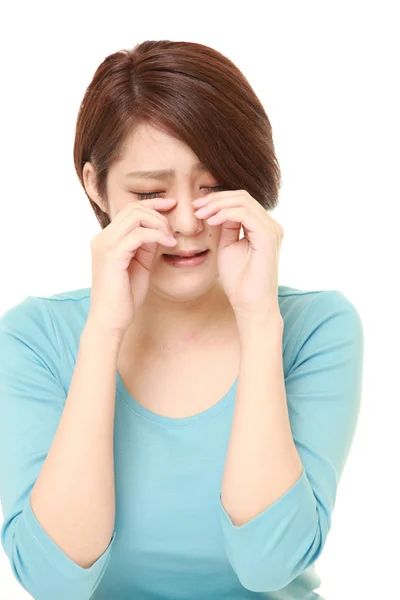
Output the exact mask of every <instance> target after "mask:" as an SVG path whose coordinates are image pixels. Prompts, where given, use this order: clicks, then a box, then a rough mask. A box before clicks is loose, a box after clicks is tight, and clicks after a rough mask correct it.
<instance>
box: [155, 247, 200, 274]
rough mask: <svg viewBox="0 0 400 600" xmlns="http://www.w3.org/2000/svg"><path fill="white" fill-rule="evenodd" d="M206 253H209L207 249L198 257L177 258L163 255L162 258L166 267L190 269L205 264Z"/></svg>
mask: <svg viewBox="0 0 400 600" xmlns="http://www.w3.org/2000/svg"><path fill="white" fill-rule="evenodd" d="M208 253H209V250H208V249H207V250H204V252H203V254H200V255H199V256H190V257H186V258H178V257H174V256H173V255H170V254H164V255H163V257H162V258H163V260H164V261H165V263H166V264H167V265H169V266H170V267H175V268H183V269H188V268H189V269H192V268H194V267H197V266H199V265H202V264H203V263H205V262H206V260H207V257H208Z"/></svg>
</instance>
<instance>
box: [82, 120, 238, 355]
mask: <svg viewBox="0 0 400 600" xmlns="http://www.w3.org/2000/svg"><path fill="white" fill-rule="evenodd" d="M198 162H199V160H198V158H197V157H196V155H195V154H194V153H193V152H192V151H191V149H190V148H189V147H188V146H187V145H186V144H184V143H183V142H181V141H180V140H177V139H175V138H173V137H171V136H170V135H168V134H167V133H165V132H164V131H162V130H159V129H156V128H155V127H153V126H152V125H150V124H148V123H141V124H139V125H137V126H136V128H135V130H134V131H133V132H132V133H131V135H130V136H129V138H128V140H127V142H126V144H125V147H124V151H123V153H122V155H121V158H120V160H119V161H117V162H116V163H114V164H113V165H112V166H111V167H110V170H109V174H108V180H107V195H108V201H109V205H108V208H107V207H106V206H105V205H104V202H103V200H102V199H101V198H100V197H99V196H98V194H97V193H96V187H95V172H94V168H93V166H92V165H91V164H90V163H89V162H87V163H86V164H85V165H84V170H83V177H84V182H85V188H86V191H87V193H88V195H89V196H90V198H91V199H92V200H93V201H94V202H96V203H97V204H98V205H99V206H100V208H101V209H102V210H104V211H105V212H108V214H109V217H110V220H111V221H112V220H113V219H114V217H115V216H116V214H117V213H118V212H119V211H120V210H121V209H123V208H124V207H125V206H126V204H127V203H129V202H131V201H132V200H136V201H139V202H140V201H143V199H140V198H139V197H138V195H137V194H138V193H149V194H151V193H154V192H160V193H159V194H157V195H158V196H160V197H164V198H170V197H172V198H175V199H176V204H175V205H174V206H173V207H172V208H171V209H170V210H168V211H162V214H163V215H164V216H165V217H166V218H167V220H168V223H169V225H170V227H171V229H172V231H173V232H174V236H175V238H176V240H177V244H176V247H177V248H179V249H181V250H182V249H189V248H193V247H196V248H201V249H205V248H209V249H210V252H209V255H208V258H207V260H206V261H205V263H204V264H203V265H201V266H199V267H196V268H192V269H175V268H171V267H169V266H168V265H167V264H166V263H165V261H164V260H163V259H162V254H163V253H164V252H171V251H172V250H171V248H168V247H164V246H162V245H159V246H158V248H157V253H156V257H155V259H154V263H153V267H152V275H151V279H150V285H149V292H148V294H147V296H146V299H145V302H144V303H143V305H142V307H141V308H140V314H139V315H138V318H137V319H135V326H134V327H132V328H129V329H128V331H127V333H126V336H125V339H124V344H125V345H126V346H128V345H129V344H130V345H131V347H132V348H134V347H140V348H141V349H142V350H143V348H144V347H146V348H148V349H149V350H154V351H156V352H157V353H158V354H159V353H161V354H163V353H164V352H166V353H169V352H173V353H176V352H182V353H184V352H185V350H186V349H189V348H191V347H193V345H198V344H201V343H205V344H207V343H208V342H210V341H212V340H213V339H218V337H220V335H221V331H222V330H223V329H226V331H232V328H233V327H234V324H235V316H234V313H233V310H232V307H231V305H230V302H229V300H228V298H227V297H226V295H225V293H224V291H223V288H222V286H221V284H220V282H219V279H218V270H217V263H216V254H217V247H218V242H219V238H220V230H221V227H220V226H211V225H209V224H208V223H207V222H206V221H205V220H202V219H200V218H198V217H197V216H196V215H195V214H194V213H195V211H196V208H195V207H194V206H193V205H192V200H194V199H195V198H199V197H202V196H204V195H206V194H207V193H210V192H212V191H215V190H214V189H210V188H214V187H216V186H218V185H220V183H219V182H218V181H217V180H216V179H215V177H214V176H213V175H212V174H211V173H210V172H209V171H207V170H205V171H197V170H196V169H195V165H196V164H197V163H198ZM159 169H173V170H174V171H175V172H174V174H172V175H171V176H167V175H165V176H163V177H162V178H161V179H160V178H151V179H150V178H140V177H127V174H128V173H129V172H131V171H139V170H142V171H150V170H159ZM216 191H217V190H216ZM153 197H154V196H153Z"/></svg>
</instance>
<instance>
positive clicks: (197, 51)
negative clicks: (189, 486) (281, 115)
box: [73, 40, 281, 229]
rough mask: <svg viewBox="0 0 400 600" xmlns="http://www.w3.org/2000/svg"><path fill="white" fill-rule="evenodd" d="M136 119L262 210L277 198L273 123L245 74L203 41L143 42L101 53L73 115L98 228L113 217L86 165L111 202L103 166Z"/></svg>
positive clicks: (78, 159)
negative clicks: (178, 144) (94, 195)
mask: <svg viewBox="0 0 400 600" xmlns="http://www.w3.org/2000/svg"><path fill="white" fill-rule="evenodd" d="M141 122H147V123H149V124H151V125H153V126H155V127H157V128H158V129H160V130H163V131H165V132H166V133H168V134H169V135H171V136H173V137H175V138H177V139H179V140H181V141H183V142H184V143H186V144H187V145H188V146H189V147H190V148H191V150H192V151H193V153H194V154H195V155H196V156H197V157H198V159H199V161H200V162H202V163H203V164H204V165H205V166H206V168H207V169H208V170H209V172H210V173H211V174H212V175H213V176H214V177H215V178H216V179H217V180H218V181H219V184H220V185H221V186H223V187H225V188H226V189H245V190H247V191H248V192H249V194H251V195H252V196H253V197H254V198H255V199H256V200H257V201H258V202H259V203H260V204H261V205H262V206H263V207H264V208H265V209H266V210H270V209H273V208H274V207H275V206H276V205H277V204H278V192H279V189H280V187H281V172H280V167H279V163H278V161H277V158H276V156H275V149H274V144H273V140H272V128H271V124H270V121H269V119H268V116H267V114H266V112H265V110H264V108H263V106H262V104H261V102H260V100H259V99H258V97H257V95H256V94H255V92H254V91H253V89H252V87H251V86H250V84H249V82H248V81H247V79H246V78H245V76H244V75H243V74H242V73H241V71H240V70H239V69H238V68H237V67H236V66H235V65H234V64H233V62H232V61H231V60H229V59H228V58H227V57H225V56H224V55H223V54H221V53H220V52H218V51H217V50H215V49H213V48H210V47H208V46H205V45H203V44H198V43H194V42H179V41H169V40H157V41H152V40H147V41H144V42H142V43H140V44H137V45H136V46H135V47H134V48H133V49H129V50H120V51H118V52H115V53H114V54H110V55H109V56H107V57H106V58H105V59H104V61H103V62H102V63H101V64H100V65H99V67H98V68H97V70H96V71H95V73H94V76H93V78H92V81H91V82H90V84H89V86H88V88H87V89H86V92H85V94H84V97H83V100H82V102H81V105H80V108H79V112H78V116H77V122H76V131H75V140H74V149H73V154H74V164H75V169H76V172H77V174H78V177H79V180H80V182H81V184H82V187H83V188H84V191H85V193H86V195H87V197H88V199H89V202H90V204H91V206H92V208H93V211H94V213H95V215H96V217H97V220H98V221H99V223H100V225H101V227H102V228H103V229H104V228H105V227H106V226H107V225H108V224H109V223H110V218H109V216H108V214H107V213H106V212H103V211H102V210H101V208H100V207H99V206H98V205H97V204H96V203H95V202H93V201H92V200H91V198H90V197H89V195H88V194H87V192H86V190H85V186H84V183H83V166H84V164H85V162H87V161H90V162H91V163H92V164H93V167H94V169H95V174H96V179H97V192H98V194H99V195H100V197H101V198H102V199H103V200H104V201H105V203H106V206H108V200H107V175H108V170H109V168H110V166H111V165H112V163H113V162H114V161H117V160H118V159H119V158H120V156H121V153H122V151H123V148H124V142H125V140H126V138H127V137H128V135H129V134H130V133H131V132H132V131H133V129H134V128H135V126H136V125H137V124H138V123H141Z"/></svg>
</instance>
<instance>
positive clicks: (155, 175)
mask: <svg viewBox="0 0 400 600" xmlns="http://www.w3.org/2000/svg"><path fill="white" fill-rule="evenodd" d="M192 169H193V171H199V172H203V171H208V169H207V167H206V166H205V165H203V163H195V164H194V165H193V167H192ZM175 172H176V171H175V170H174V169H158V170H156V171H131V172H130V173H127V174H126V177H141V178H143V179H165V178H167V177H172V175H174V174H175Z"/></svg>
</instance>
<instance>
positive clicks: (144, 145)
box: [120, 123, 199, 173]
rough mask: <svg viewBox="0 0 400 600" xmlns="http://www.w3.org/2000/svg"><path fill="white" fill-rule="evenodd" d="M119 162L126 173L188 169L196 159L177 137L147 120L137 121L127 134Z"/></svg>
mask: <svg viewBox="0 0 400 600" xmlns="http://www.w3.org/2000/svg"><path fill="white" fill-rule="evenodd" d="M120 162H121V168H122V170H123V172H124V173H127V172H128V171H136V170H143V171H145V170H151V169H168V168H176V169H179V170H188V171H190V170H191V169H192V167H193V166H194V165H196V163H199V160H198V157H197V156H196V155H195V154H194V152H193V151H192V150H191V148H190V147H189V146H187V145H186V144H185V143H184V142H182V141H181V140H179V139H177V138H175V137H173V136H172V135H169V134H168V133H167V132H165V131H162V130H161V129H157V128H156V127H154V126H153V125H150V124H149V123H140V124H139V125H137V126H136V127H135V129H134V130H133V131H132V132H131V133H130V134H129V136H128V137H127V139H126V142H125V144H124V148H123V152H122V154H121V161H120Z"/></svg>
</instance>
